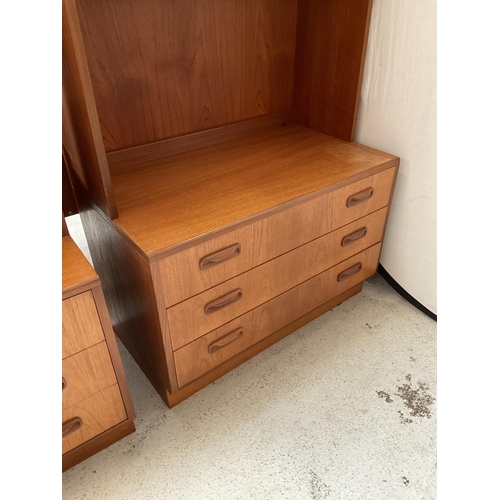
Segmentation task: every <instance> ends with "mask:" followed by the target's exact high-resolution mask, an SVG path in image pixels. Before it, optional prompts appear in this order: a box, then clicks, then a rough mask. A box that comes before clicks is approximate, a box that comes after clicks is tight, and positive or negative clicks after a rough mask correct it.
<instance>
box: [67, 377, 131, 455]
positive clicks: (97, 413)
mask: <svg viewBox="0 0 500 500" xmlns="http://www.w3.org/2000/svg"><path fill="white" fill-rule="evenodd" d="M74 418H80V419H81V420H82V426H81V427H80V428H79V429H77V430H76V431H75V432H73V433H71V434H69V435H68V436H66V437H63V438H62V452H63V453H66V452H68V451H70V450H72V449H73V448H76V447H77V446H79V445H81V444H83V443H85V442H86V441H88V440H90V439H92V438H93V437H94V436H97V435H98V434H101V433H102V432H104V431H106V430H108V429H110V428H111V427H113V426H115V425H117V424H119V423H120V422H123V421H124V420H125V419H126V418H127V413H126V411H125V407H124V405H123V401H122V398H121V395H120V389H119V387H118V385H117V384H116V385H113V386H111V387H108V388H107V389H104V390H103V391H101V392H98V393H97V394H94V395H93V396H91V397H90V398H87V399H84V400H83V401H80V402H78V403H76V404H74V405H73V406H70V407H69V408H66V409H64V410H63V412H62V422H63V425H64V424H65V423H67V422H69V421H71V420H72V419H74Z"/></svg>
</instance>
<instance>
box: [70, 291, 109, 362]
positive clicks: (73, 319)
mask: <svg viewBox="0 0 500 500" xmlns="http://www.w3.org/2000/svg"><path fill="white" fill-rule="evenodd" d="M103 340H104V333H103V331H102V327H101V322H100V320H99V315H98V313H97V309H96V305H95V302H94V298H93V296H92V292H91V291H88V292H84V293H81V294H79V295H75V296H74V297H71V298H69V299H66V300H63V303H62V357H63V359H64V358H67V357H68V356H71V355H72V354H75V353H77V352H80V351H82V350H83V349H86V348H87V347H90V346H92V345H94V344H97V343H99V342H102V341H103Z"/></svg>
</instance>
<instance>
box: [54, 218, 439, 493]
mask: <svg viewBox="0 0 500 500" xmlns="http://www.w3.org/2000/svg"><path fill="white" fill-rule="evenodd" d="M71 219H73V218H71ZM70 231H71V232H72V235H73V237H75V239H78V237H79V233H78V231H79V228H78V227H77V224H76V223H75V224H74V225H73V227H71V225H70ZM77 243H79V244H80V245H81V244H83V245H84V244H85V242H84V241H83V242H82V241H77ZM119 348H120V353H121V355H122V360H123V364H124V369H125V373H126V376H127V380H128V383H129V387H130V391H131V394H132V399H133V401H134V405H135V409H136V412H137V417H136V420H135V423H136V432H135V433H133V434H131V435H130V436H128V437H126V438H124V439H123V440H121V441H119V442H118V443H115V444H113V445H112V446H110V447H109V448H107V449H106V450H103V451H102V452H100V453H98V454H96V455H94V456H93V457H91V458H89V459H87V460H86V461H84V462H82V463H81V464H79V465H77V466H75V467H73V468H72V469H70V470H69V471H67V472H65V473H64V474H63V475H62V494H63V498H64V499H65V500H77V499H78V500H80V499H81V500H83V499H85V500H93V499H110V500H114V499H116V500H118V499H120V500H129V499H141V500H142V499H144V500H146V499H150V500H153V499H173V500H182V499H188V500H198V499H199V500H202V499H218V500H225V499H268V500H274V499H297V500H300V499H312V500H320V499H346V500H347V499H349V500H350V499H375V500H382V499H391V500H405V499H434V498H436V468H437V458H436V456H437V453H436V399H435V398H436V365H437V363H436V323H435V322H434V321H433V320H431V319H430V318H428V317H427V316H426V315H424V314H423V313H421V312H420V311H418V310H417V309H415V308H414V307H413V306H412V305H410V304H409V303H407V302H406V301H405V300H404V299H403V298H401V297H400V296H399V295H398V294H397V293H396V292H395V291H394V290H393V289H392V288H391V287H390V286H389V285H388V284H387V283H386V282H385V281H384V280H383V278H381V277H380V276H379V275H378V274H377V275H375V276H373V277H372V278H370V279H369V280H367V281H366V282H365V285H364V288H363V291H362V292H361V293H359V294H358V295H356V296H355V297H353V298H351V299H350V300H348V301H346V302H344V303H343V304H341V305H340V306H338V307H337V308H335V309H333V310H331V311H328V312H327V313H325V314H324V315H323V316H321V317H319V318H317V319H316V320H314V321H312V322H311V323H309V324H308V325H306V326H304V327H303V328H301V329H300V330H297V331H296V332H294V333H292V334H291V335H289V336H288V337H287V338H285V339H283V340H282V341H280V342H279V343H277V344H275V345H274V346H272V347H270V348H269V349H267V350H266V351H264V352H262V353H260V354H259V355H257V356H255V357H254V358H252V359H251V360H249V361H247V362H246V363H244V364H243V365H241V366H239V367H238V368H236V369H235V370H233V371H232V372H230V373H228V374H227V375H225V376H224V377H222V378H220V379H219V380H217V381H215V382H214V383H212V384H211V385H209V386H208V387H206V388H205V389H203V390H201V391H200V392H198V393H197V394H195V395H193V396H191V397H190V398H188V399H187V400H185V401H183V402H182V403H180V404H179V405H178V406H176V407H174V408H173V409H169V408H167V406H166V405H165V404H164V403H163V401H162V400H161V398H160V396H159V395H158V394H157V393H156V392H155V391H154V389H153V388H152V386H151V385H150V383H149V382H148V380H147V379H146V377H145V376H144V374H143V373H142V372H141V371H140V369H139V368H138V366H137V365H136V364H135V362H134V361H133V359H132V358H131V357H130V355H129V354H128V352H127V351H126V350H125V348H124V347H123V346H122V344H121V343H120V342H119Z"/></svg>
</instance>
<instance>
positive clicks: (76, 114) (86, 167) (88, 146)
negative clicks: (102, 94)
mask: <svg viewBox="0 0 500 500" xmlns="http://www.w3.org/2000/svg"><path fill="white" fill-rule="evenodd" d="M62 14H63V22H62V49H63V56H62V77H63V146H64V147H65V149H64V151H65V155H66V156H65V159H66V161H67V164H68V170H69V172H68V173H69V175H70V177H71V176H72V175H73V176H76V178H78V179H79V181H80V182H81V183H82V184H83V185H84V186H85V188H86V189H87V191H88V192H89V195H90V197H91V198H92V200H93V201H94V203H95V204H96V205H97V206H98V207H99V208H100V209H101V210H102V211H103V212H105V213H106V214H108V215H109V216H110V217H111V218H116V217H117V216H118V214H117V211H116V204H115V200H114V196H113V189H112V186H111V179H110V175H109V167H108V163H107V160H106V152H105V150H104V144H103V142H102V136H101V131H100V126H99V116H98V114H97V109H96V105H95V100H94V92H93V89H92V83H91V81H90V74H89V70H88V65H87V57H86V54H85V48H84V46H83V40H82V35H81V31H80V22H79V18H78V14H77V11H76V6H75V0H63V3H62Z"/></svg>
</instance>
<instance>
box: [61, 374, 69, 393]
mask: <svg viewBox="0 0 500 500" xmlns="http://www.w3.org/2000/svg"><path fill="white" fill-rule="evenodd" d="M62 379H63V380H62V388H63V391H64V389H66V386H67V385H68V384H67V383H66V379H65V378H64V377H63V378H62Z"/></svg>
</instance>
